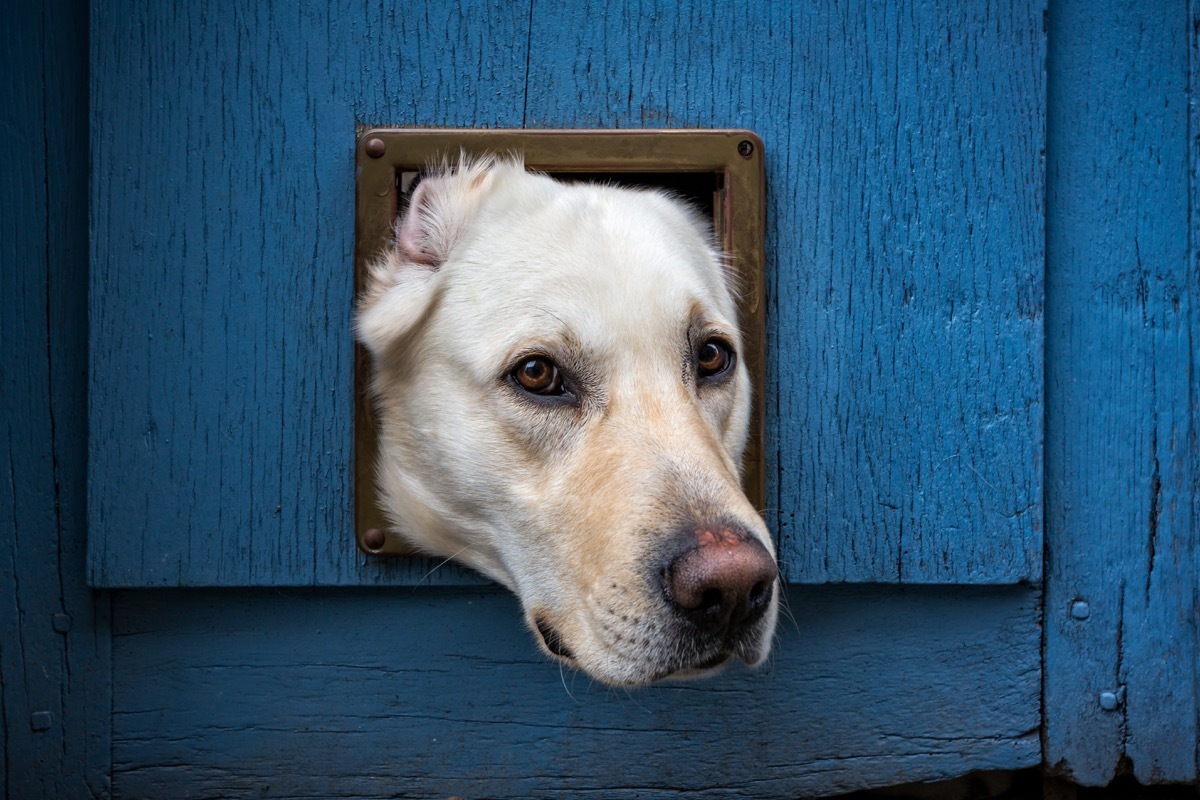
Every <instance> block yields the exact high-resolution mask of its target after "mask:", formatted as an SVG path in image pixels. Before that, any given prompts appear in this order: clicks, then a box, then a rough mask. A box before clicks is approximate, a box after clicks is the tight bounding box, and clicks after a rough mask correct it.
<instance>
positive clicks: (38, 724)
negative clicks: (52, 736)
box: [29, 711, 54, 731]
mask: <svg viewBox="0 0 1200 800" xmlns="http://www.w3.org/2000/svg"><path fill="white" fill-rule="evenodd" d="M53 724H54V715H53V714H51V713H50V712H49V711H35V712H33V713H32V714H30V715H29V727H30V728H33V729H34V730H35V731H48V730H50V726H51V725H53Z"/></svg>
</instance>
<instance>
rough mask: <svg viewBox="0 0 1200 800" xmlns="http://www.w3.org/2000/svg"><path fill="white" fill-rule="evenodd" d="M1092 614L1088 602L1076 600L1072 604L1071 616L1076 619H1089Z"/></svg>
mask: <svg viewBox="0 0 1200 800" xmlns="http://www.w3.org/2000/svg"><path fill="white" fill-rule="evenodd" d="M1091 613H1092V609H1091V607H1090V606H1089V605H1088V604H1087V601H1086V600H1076V601H1075V602H1074V603H1071V616H1072V617H1074V618H1075V619H1087V618H1088V617H1089V616H1090V615H1091Z"/></svg>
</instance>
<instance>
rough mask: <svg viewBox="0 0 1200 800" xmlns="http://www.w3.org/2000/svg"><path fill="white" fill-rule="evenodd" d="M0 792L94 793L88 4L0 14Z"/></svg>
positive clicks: (103, 627)
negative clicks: (1, 150) (87, 575)
mask: <svg viewBox="0 0 1200 800" xmlns="http://www.w3.org/2000/svg"><path fill="white" fill-rule="evenodd" d="M0 129H3V131H4V137H5V139H4V142H5V148H6V151H5V157H4V158H3V159H0V207H2V208H4V210H5V211H4V213H3V214H2V215H0V308H2V309H3V312H2V313H0V342H3V345H4V346H3V349H2V351H0V408H3V409H4V416H3V423H4V426H3V437H2V438H0V464H2V466H0V470H2V473H3V477H2V478H0V514H2V517H0V792H2V793H3V795H4V796H5V797H12V798H18V797H19V798H39V797H44V798H59V797H106V796H107V795H108V771H109V766H110V746H109V743H110V736H109V732H110V726H109V712H110V708H111V664H110V660H109V659H110V651H109V646H110V640H109V629H108V597H107V595H103V594H101V595H93V594H92V593H91V592H90V591H89V590H88V589H87V587H86V585H85V584H84V561H85V547H86V509H85V504H84V498H85V487H86V440H87V406H86V391H87V381H86V366H87V191H86V184H87V163H88V162H87V9H86V7H85V6H83V4H81V3H79V2H73V1H72V0H56V1H55V2H50V3H44V4H31V5H27V6H21V7H13V8H12V9H11V10H9V11H8V13H6V15H5V24H4V25H3V26H0Z"/></svg>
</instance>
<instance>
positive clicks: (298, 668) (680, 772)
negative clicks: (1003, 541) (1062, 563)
mask: <svg viewBox="0 0 1200 800" xmlns="http://www.w3.org/2000/svg"><path fill="white" fill-rule="evenodd" d="M789 607H790V609H791V612H792V614H793V615H794V617H795V620H796V621H795V624H794V625H793V624H791V623H787V622H785V623H784V624H783V625H782V626H781V627H782V630H781V633H780V636H779V641H778V644H777V649H776V652H775V654H774V655H773V656H772V658H771V661H770V663H769V665H768V666H767V667H765V668H764V669H762V670H760V671H757V672H749V671H747V670H744V669H732V670H730V671H728V672H727V673H725V674H723V675H721V676H718V677H717V678H715V679H713V680H710V681H702V682H696V683H683V684H676V685H673V686H661V687H655V688H648V689H641V690H637V691H632V692H625V691H611V690H607V689H604V688H603V687H600V686H595V685H591V684H589V682H588V680H587V679H586V678H584V677H583V676H580V675H576V674H572V673H569V672H567V673H562V672H560V670H559V668H558V667H557V666H554V665H552V664H550V663H548V662H547V661H546V660H545V659H543V658H542V657H541V656H540V655H539V654H538V652H537V651H536V649H535V648H534V645H533V643H532V641H531V640H530V636H529V634H528V633H527V632H526V631H525V630H524V629H523V627H522V623H521V615H520V611H519V608H518V606H517V604H516V602H515V601H514V600H513V599H512V598H511V597H509V596H508V595H507V594H506V593H503V592H499V591H496V590H466V589H462V590H452V589H428V588H426V589H418V590H415V591H414V590H403V591H390V592H387V593H383V592H381V591H379V590H360V591H353V592H350V591H346V590H340V591H337V592H332V591H312V590H293V591H290V592H286V593H281V592H267V591H243V592H231V591H205V592H200V591H191V592H153V593H149V592H142V591H130V592H121V593H119V594H118V595H117V596H116V599H115V613H114V621H115V627H114V650H113V653H114V655H113V659H114V672H115V675H116V680H117V682H116V685H115V687H114V706H113V736H114V740H113V741H114V745H113V757H114V773H113V796H114V797H116V798H139V797H165V796H170V797H178V798H191V797H195V798H199V797H229V796H239V797H246V796H251V795H253V796H256V797H257V796H262V797H361V798H371V797H448V796H463V797H496V798H500V797H521V798H541V797H563V796H571V797H579V796H584V797H591V796H595V797H609V798H632V797H646V796H653V797H700V798H716V797H747V796H754V797H759V798H774V797H780V798H783V797H787V798H794V797H797V796H804V797H809V796H817V795H822V794H831V793H836V792H843V791H849V790H852V789H856V788H861V787H865V786H872V785H881V784H887V783H894V782H900V781H909V780H930V779H937V778H945V777H952V776H956V775H959V774H963V773H965V772H967V771H970V770H973V769H1017V768H1022V767H1028V766H1032V765H1035V764H1037V763H1038V762H1039V760H1040V750H1039V741H1038V725H1039V719H1040V715H1039V692H1040V669H1039V659H1038V643H1039V640H1040V630H1039V616H1040V610H1039V598H1038V592H1037V590H1034V589H1029V588H1023V587H994V588H947V589H934V588H896V587H893V588H886V587H870V588H854V587H842V588H795V589H793V590H792V591H791V592H790V594H789Z"/></svg>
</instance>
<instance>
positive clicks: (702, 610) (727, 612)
mask: <svg viewBox="0 0 1200 800" xmlns="http://www.w3.org/2000/svg"><path fill="white" fill-rule="evenodd" d="M778 574H779V573H778V568H777V567H776V566H775V559H773V558H772V557H771V554H770V553H768V552H767V549H766V548H765V547H763V545H762V544H761V543H760V542H759V541H758V540H757V539H755V538H754V537H753V536H751V535H750V533H748V532H747V531H745V530H744V529H742V528H740V527H736V526H729V525H726V526H714V527H711V528H701V529H698V530H696V531H695V532H694V533H692V534H690V535H688V536H686V537H684V539H683V541H682V547H681V548H680V549H679V551H678V552H677V553H676V554H675V556H674V557H673V558H672V559H671V560H670V562H669V563H668V565H667V566H666V568H665V569H663V571H662V575H663V580H664V583H665V589H666V594H667V596H668V598H670V600H671V602H672V603H673V604H674V605H675V606H677V607H678V608H679V609H680V611H681V612H682V613H683V614H684V616H686V617H687V618H688V619H690V620H691V621H692V622H693V623H694V624H695V625H696V626H697V627H698V628H700V629H701V630H703V631H705V632H706V633H717V634H721V633H724V632H726V631H727V630H730V629H732V628H734V627H736V626H741V625H747V624H751V623H753V622H756V621H757V620H758V619H759V618H761V617H762V615H763V613H764V612H765V611H766V610H767V608H768V606H769V605H770V603H771V598H772V596H773V594H774V591H775V578H776V576H777V575H778Z"/></svg>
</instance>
